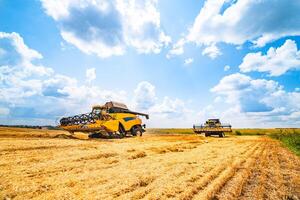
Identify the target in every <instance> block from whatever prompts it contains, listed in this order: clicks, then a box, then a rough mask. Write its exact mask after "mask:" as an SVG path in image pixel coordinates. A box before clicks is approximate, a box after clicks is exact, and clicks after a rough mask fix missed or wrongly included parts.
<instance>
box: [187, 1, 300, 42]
mask: <svg viewBox="0 0 300 200" xmlns="http://www.w3.org/2000/svg"><path fill="white" fill-rule="evenodd" d="M299 10H300V1H295V0H285V1H282V0H263V1H261V0H259V1H258V0H206V1H205V3H204V6H203V7H202V8H201V10H200V12H199V14H198V16H197V17H196V19H195V21H194V24H193V25H192V27H191V28H190V29H189V33H188V35H187V41H190V42H195V43H196V44H198V45H205V46H211V45H213V44H216V43H219V42H224V43H227V44H234V45H238V46H240V45H242V44H244V43H245V42H247V41H250V42H252V43H253V44H254V45H255V46H259V47H262V46H264V45H265V44H266V43H269V42H271V41H274V40H276V39H279V38H281V37H284V36H297V35H300V12H299Z"/></svg>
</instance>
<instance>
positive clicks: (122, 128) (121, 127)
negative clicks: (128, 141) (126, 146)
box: [118, 124, 126, 138]
mask: <svg viewBox="0 0 300 200" xmlns="http://www.w3.org/2000/svg"><path fill="white" fill-rule="evenodd" d="M118 132H119V137H120V138H123V137H125V136H126V131H125V128H124V127H123V125H122V124H120V125H119V131H118Z"/></svg>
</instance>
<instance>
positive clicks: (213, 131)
mask: <svg viewBox="0 0 300 200" xmlns="http://www.w3.org/2000/svg"><path fill="white" fill-rule="evenodd" d="M193 130H194V132H195V133H199V134H201V133H204V134H205V137H208V136H211V135H218V136H219V137H224V136H225V132H232V130H231V125H230V124H221V122H220V120H219V119H208V120H207V121H206V122H205V124H203V125H202V124H201V125H194V126H193Z"/></svg>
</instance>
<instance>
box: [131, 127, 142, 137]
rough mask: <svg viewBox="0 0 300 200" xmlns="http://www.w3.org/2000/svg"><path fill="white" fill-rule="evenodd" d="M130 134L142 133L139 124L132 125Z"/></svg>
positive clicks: (140, 134) (139, 134)
mask: <svg viewBox="0 0 300 200" xmlns="http://www.w3.org/2000/svg"><path fill="white" fill-rule="evenodd" d="M131 135H133V136H137V135H138V136H142V135H143V130H142V127H141V126H135V127H132V129H131Z"/></svg>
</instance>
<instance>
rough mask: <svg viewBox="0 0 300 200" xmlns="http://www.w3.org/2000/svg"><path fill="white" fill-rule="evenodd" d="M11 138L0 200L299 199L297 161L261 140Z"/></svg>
mask: <svg viewBox="0 0 300 200" xmlns="http://www.w3.org/2000/svg"><path fill="white" fill-rule="evenodd" d="M5 134H7V131H6V132H5ZM22 134H26V132H25V131H24V130H23V131H22ZM35 134H38V135H42V134H43V132H37V131H36V132H35ZM47 134H50V133H49V132H47ZM51 134H53V135H55V132H54V133H52V132H51ZM59 134H61V132H59ZM13 135H18V133H17V132H15V133H13ZM14 137H15V136H14ZM14 137H1V130H0V154H1V157H0V199H6V198H14V199H85V198H88V199H182V200H185V199H244V200H246V199H272V200H273V199H300V159H299V158H298V157H297V156H295V155H294V154H292V153H291V152H290V151H288V150H286V149H285V148H283V147H282V146H281V145H280V143H279V142H277V141H274V140H272V139H269V138H267V137H259V136H248V137H247V136H242V137H226V138H221V139H220V138H204V137H201V136H198V135H186V136H184V135H155V134H149V135H147V134H145V136H143V137H141V138H140V137H136V138H125V139H122V140H118V139H115V140H101V139H100V140H99V139H93V140H78V139H63V138H61V139H60V138H55V139H53V138H41V139H39V138H35V139H28V137H29V136H28V135H27V136H26V138H24V139H22V137H17V138H14ZM47 137H48V136H47Z"/></svg>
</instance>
